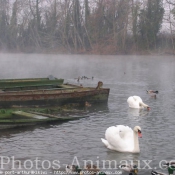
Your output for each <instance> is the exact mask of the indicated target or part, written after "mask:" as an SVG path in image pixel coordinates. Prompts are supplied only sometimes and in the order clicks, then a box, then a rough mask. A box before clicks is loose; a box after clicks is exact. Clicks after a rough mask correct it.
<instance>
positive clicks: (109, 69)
mask: <svg viewBox="0 0 175 175" xmlns="http://www.w3.org/2000/svg"><path fill="white" fill-rule="evenodd" d="M50 74H52V75H54V76H55V77H57V78H64V79H65V82H69V83H75V84H77V81H76V80H75V79H74V78H76V77H78V76H84V75H85V76H88V77H92V76H94V80H81V81H80V83H81V84H83V85H84V86H93V87H95V86H96V85H97V82H98V81H99V80H100V81H103V83H104V87H109V88H110V96H109V101H108V104H107V105H105V106H104V105H99V106H92V107H91V108H89V109H88V110H87V111H85V114H86V115H87V116H88V117H86V118H83V119H80V120H76V121H70V122H66V123H62V124H55V125H40V126H35V127H28V128H20V129H10V130H4V131H3V130H2V131H1V132H0V146H1V156H6V159H5V158H4V157H1V165H0V166H1V168H4V170H11V169H12V164H13V163H12V158H10V157H11V156H14V159H15V160H19V161H21V162H22V165H21V166H22V169H25V168H24V167H26V166H27V167H28V168H29V169H30V165H31V164H32V163H33V164H34V167H35V166H36V162H35V163H34V160H36V158H37V159H38V160H40V162H39V163H38V164H39V167H41V166H42V165H41V164H43V165H44V167H45V168H46V169H48V170H46V171H47V172H48V174H53V173H52V170H53V169H52V168H48V167H50V164H49V162H50V163H51V165H53V164H54V165H55V164H56V163H57V164H58V161H59V165H60V166H61V168H60V169H64V167H65V164H71V163H72V162H73V161H74V163H75V162H78V163H79V164H80V165H83V161H84V160H92V161H93V163H94V164H95V165H97V163H99V165H100V166H101V167H102V165H103V160H115V161H116V162H117V164H118V165H119V163H120V161H121V160H128V161H129V160H140V163H141V168H143V167H144V166H145V164H144V162H143V160H152V162H151V163H150V166H151V167H153V168H155V167H157V169H158V170H160V168H159V162H160V161H161V160H173V159H175V158H174V145H175V139H174V138H175V132H174V125H175V115H174V114H175V58H174V57H172V56H80V55H79V56H75V55H74V56H72V55H71V56H66V55H32V54H28V55H23V54H14V55H13V54H0V79H3V78H26V77H30V78H31V77H47V76H48V75H50ZM147 89H155V90H159V94H158V96H157V98H156V99H154V98H151V97H150V96H148V95H147V94H146V90H147ZM131 95H138V96H140V97H141V98H142V99H143V101H144V102H145V103H146V104H148V105H149V106H150V107H151V110H150V111H149V112H146V111H141V112H139V111H131V110H129V109H128V105H127V102H126V100H127V98H128V97H129V96H131ZM76 115H84V114H82V113H81V114H76ZM118 124H123V125H128V126H130V127H132V128H133V127H134V126H135V125H139V126H141V128H142V134H143V137H142V138H141V139H139V142H140V149H141V152H140V154H132V153H119V152H115V151H110V150H108V149H107V148H106V147H105V146H104V145H103V144H102V142H101V139H100V138H104V134H105V130H106V129H107V128H108V127H109V126H112V125H118ZM7 157H9V160H7V159H8V158H7ZM2 161H4V163H5V161H6V163H7V164H6V165H3V162H2ZM7 161H9V163H8V162H7ZM56 161H57V162H56ZM19 164H20V163H19V162H17V161H16V162H15V166H17V167H18V165H19ZM2 166H3V167H2ZM112 166H113V165H112ZM105 167H106V168H108V167H109V164H108V163H106V164H105ZM33 169H35V168H33ZM161 171H163V172H166V171H165V170H161ZM150 172H151V170H150V169H148V167H146V169H142V170H139V174H150ZM123 174H126V173H123Z"/></svg>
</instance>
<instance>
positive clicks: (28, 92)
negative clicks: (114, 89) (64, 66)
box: [0, 87, 110, 96]
mask: <svg viewBox="0 0 175 175" xmlns="http://www.w3.org/2000/svg"><path fill="white" fill-rule="evenodd" d="M106 90H108V91H109V90H110V89H109V88H100V89H96V88H91V87H86V88H70V89H67V88H65V89H60V88H52V89H40V90H22V91H7V92H2V93H0V96H10V95H13V96H17V95H53V94H72V93H83V92H92V91H106ZM47 92H48V93H47ZM50 92H51V93H50Z"/></svg>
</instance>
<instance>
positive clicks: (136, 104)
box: [127, 96, 148, 108]
mask: <svg viewBox="0 0 175 175" xmlns="http://www.w3.org/2000/svg"><path fill="white" fill-rule="evenodd" d="M127 102H128V105H129V107H130V108H144V107H148V105H147V104H145V103H143V101H142V99H141V98H140V97H139V96H131V97H129V98H128V99H127Z"/></svg>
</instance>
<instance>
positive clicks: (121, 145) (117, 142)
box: [101, 125, 142, 153]
mask: <svg viewBox="0 0 175 175" xmlns="http://www.w3.org/2000/svg"><path fill="white" fill-rule="evenodd" d="M138 137H142V134H141V128H140V126H135V127H134V130H132V129H131V128H130V127H128V126H124V125H117V126H111V127H109V128H107V130H106V133H105V138H106V140H105V139H103V138H101V140H102V142H103V143H104V144H105V146H106V147H107V148H108V149H111V150H115V151H119V152H132V153H139V152H140V148H139V140H138Z"/></svg>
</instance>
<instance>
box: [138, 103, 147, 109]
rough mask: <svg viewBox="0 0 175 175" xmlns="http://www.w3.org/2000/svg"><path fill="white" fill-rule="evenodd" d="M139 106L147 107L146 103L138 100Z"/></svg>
mask: <svg viewBox="0 0 175 175" xmlns="http://www.w3.org/2000/svg"><path fill="white" fill-rule="evenodd" d="M140 106H143V107H145V108H146V107H148V105H147V104H145V103H143V102H140Z"/></svg>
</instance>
